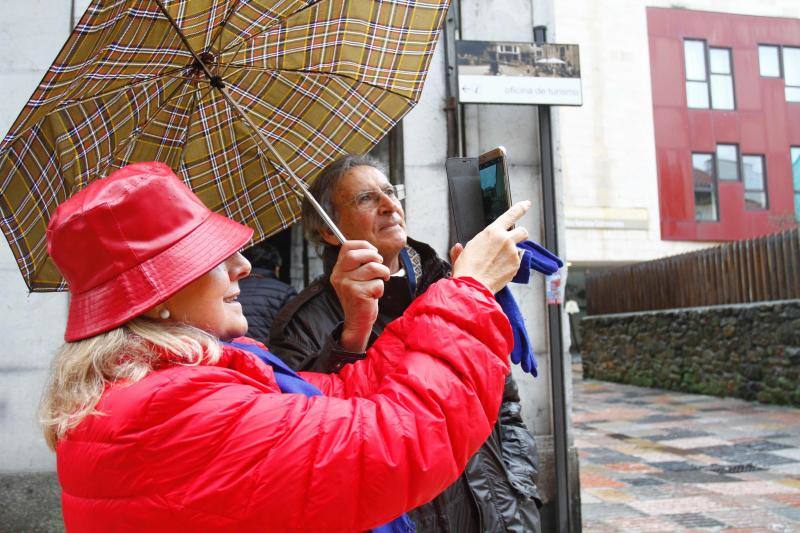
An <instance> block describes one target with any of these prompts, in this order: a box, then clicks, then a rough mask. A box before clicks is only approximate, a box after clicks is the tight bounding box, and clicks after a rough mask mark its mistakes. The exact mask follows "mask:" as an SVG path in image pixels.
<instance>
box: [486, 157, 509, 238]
mask: <svg viewBox="0 0 800 533" xmlns="http://www.w3.org/2000/svg"><path fill="white" fill-rule="evenodd" d="M480 173H481V195H482V196H483V215H484V220H485V223H486V224H491V223H492V222H494V220H495V219H497V217H499V216H500V215H502V214H503V213H505V212H506V211H507V210H508V208H509V207H510V206H509V205H508V191H506V176H505V170H504V165H503V160H502V158H499V157H498V158H496V159H492V160H489V161H486V162H485V163H483V164H482V165H481V166H480Z"/></svg>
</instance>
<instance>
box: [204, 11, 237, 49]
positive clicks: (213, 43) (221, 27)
mask: <svg viewBox="0 0 800 533" xmlns="http://www.w3.org/2000/svg"><path fill="white" fill-rule="evenodd" d="M241 3H242V0H236V2H235V3H234V4H233V7H231V10H230V11H229V12H228V14H227V15H226V16H225V20H223V21H222V24H220V25H219V26H218V27H217V32H216V35H214V36H213V37H211V48H215V47H216V45H217V39H220V38H222V31H223V30H224V29H225V26H226V25H227V24H228V22H229V21H230V20H231V17H233V14H234V13H235V12H236V8H237V7H239V4H241Z"/></svg>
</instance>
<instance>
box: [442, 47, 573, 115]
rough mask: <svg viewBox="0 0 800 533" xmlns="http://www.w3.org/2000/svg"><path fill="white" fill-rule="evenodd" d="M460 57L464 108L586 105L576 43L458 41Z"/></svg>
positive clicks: (459, 69) (460, 94)
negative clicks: (480, 105)
mask: <svg viewBox="0 0 800 533" xmlns="http://www.w3.org/2000/svg"><path fill="white" fill-rule="evenodd" d="M456 55H457V58H458V99H459V102H460V103H465V104H466V103H473V104H534V105H566V106H580V105H583V93H582V88H581V67H580V51H579V47H578V45H576V44H533V43H519V42H508V41H456Z"/></svg>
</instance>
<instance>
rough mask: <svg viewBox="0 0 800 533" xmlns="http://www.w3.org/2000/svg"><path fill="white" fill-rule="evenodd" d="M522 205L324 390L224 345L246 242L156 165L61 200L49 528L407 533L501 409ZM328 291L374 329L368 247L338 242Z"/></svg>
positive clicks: (374, 273)
mask: <svg viewBox="0 0 800 533" xmlns="http://www.w3.org/2000/svg"><path fill="white" fill-rule="evenodd" d="M529 207H530V203H520V204H517V205H515V206H514V207H512V208H511V209H510V210H509V211H508V212H507V213H506V214H505V215H503V216H501V217H500V218H499V219H498V220H497V221H495V222H494V223H492V224H491V225H490V226H489V227H487V229H486V230H484V231H483V232H481V233H479V234H478V235H477V236H476V237H475V238H474V239H472V240H471V241H470V242H469V243H467V245H466V247H465V248H464V250H463V252H462V253H461V254H460V256H459V258H458V260H457V261H456V262H455V264H454V265H453V274H452V277H451V278H449V279H443V280H440V281H439V282H437V283H435V284H434V285H432V286H431V287H430V288H429V289H428V291H427V292H426V294H425V295H424V296H422V297H420V298H418V299H417V301H416V302H414V304H413V305H411V306H410V307H409V308H408V310H406V312H405V313H403V315H402V317H400V318H398V319H397V320H395V321H394V322H393V323H392V325H390V326H389V327H388V328H386V331H384V333H383V334H382V335H381V336H380V338H379V339H377V340H376V341H375V343H374V344H373V346H372V347H371V348H370V349H369V350H368V351H367V356H366V358H365V359H364V360H363V361H359V362H358V363H356V364H353V365H348V367H347V368H346V369H343V370H342V372H341V373H340V374H339V375H332V374H314V373H304V374H297V373H295V372H292V371H291V369H289V368H288V367H287V366H286V365H285V364H284V363H282V362H281V361H280V360H279V359H278V358H277V357H275V356H273V355H272V354H271V353H269V352H268V351H267V350H266V349H265V348H264V346H263V345H259V344H258V343H257V342H255V341H253V340H250V339H247V338H244V337H240V335H243V334H244V333H245V332H246V331H247V320H246V319H245V318H244V315H243V314H242V308H241V306H240V304H239V303H238V302H237V301H236V298H237V296H238V294H239V286H238V282H239V281H240V280H241V279H243V278H245V277H246V276H247V275H248V273H249V272H250V264H249V263H248V262H247V260H246V259H245V258H244V257H243V256H242V255H241V254H240V253H238V252H237V250H239V249H240V248H241V247H242V246H243V245H244V244H245V243H247V242H248V241H249V240H250V239H251V237H252V235H253V230H252V229H250V228H248V227H246V226H243V225H241V224H239V223H238V222H235V221H233V220H230V219H228V218H226V217H224V216H221V215H218V214H216V213H213V212H211V211H210V210H209V209H208V208H207V207H206V206H205V205H203V203H202V202H201V201H200V199H199V198H198V197H197V196H195V195H194V193H192V192H191V191H190V190H189V189H188V188H187V187H186V185H185V184H184V183H183V182H182V181H181V180H180V179H179V178H178V177H177V176H176V175H175V174H174V173H173V172H172V171H171V170H170V169H169V167H167V166H166V165H164V164H162V163H154V162H150V163H134V164H132V165H128V166H126V167H123V168H121V169H119V170H117V171H115V172H114V173H112V174H111V175H109V176H108V177H106V178H104V179H98V180H95V181H93V182H92V183H90V184H89V185H88V186H87V187H86V188H85V189H83V190H81V191H80V192H78V193H76V194H75V195H74V196H73V197H72V198H69V199H67V200H66V201H64V202H63V203H62V204H61V205H59V207H58V208H57V209H56V210H55V212H54V213H53V215H52V217H51V218H50V222H49V224H48V227H47V250H48V253H49V255H50V257H51V258H52V260H53V262H54V263H55V265H56V266H57V267H58V269H59V271H60V272H61V273H62V274H63V276H64V279H65V280H66V282H67V284H68V286H69V290H70V295H71V298H70V301H69V312H68V318H67V326H66V331H65V334H64V338H65V341H66V342H65V344H64V345H63V346H62V347H61V349H60V350H59V351H58V353H57V354H56V356H55V359H54V361H53V367H52V370H51V372H50V376H49V381H48V385H47V388H46V390H45V392H44V394H43V397H42V404H41V408H40V417H41V423H42V428H43V431H44V435H45V440H46V441H47V443H48V444H49V445H50V447H51V448H52V449H54V450H55V452H56V462H57V467H58V478H59V482H60V484H61V501H62V512H63V517H64V523H65V525H66V529H67V531H76V532H82V531H87V532H89V531H148V532H149V531H176V532H177V531H203V532H213V531H236V532H250V531H252V532H256V531H259V532H260V531H329V532H342V533H345V532H346V533H351V532H363V531H365V530H370V529H371V530H372V531H373V533H376V532H381V533H384V532H386V531H392V532H393V533H395V532H399V531H402V532H409V531H411V530H412V529H413V526H412V524H411V523H410V521H409V520H408V518H407V516H406V515H404V514H403V513H404V512H405V511H407V510H408V509H410V508H412V507H415V506H418V505H420V504H422V503H424V502H426V501H429V500H430V499H431V498H433V497H434V496H435V495H436V494H438V493H439V492H441V490H442V489H444V488H445V487H446V486H447V485H448V484H450V483H452V482H453V480H455V479H456V478H457V477H458V475H459V473H460V472H461V470H462V469H463V468H464V465H466V463H467V460H468V459H469V457H470V456H471V455H472V454H473V453H475V451H476V450H477V449H478V447H479V446H480V445H481V443H482V442H483V441H484V440H485V439H486V436H487V435H488V434H489V433H490V432H491V431H492V427H493V424H494V422H495V420H496V418H497V414H498V412H499V410H500V401H501V391H502V388H503V382H504V380H505V376H506V375H507V374H508V372H509V361H508V353H509V351H511V348H512V345H513V334H512V330H511V327H510V324H509V321H508V318H507V317H506V316H505V314H503V312H502V310H501V308H500V306H499V305H498V304H497V302H496V301H495V300H494V297H493V294H494V293H495V292H497V291H499V290H500V289H501V288H502V287H504V286H505V285H506V284H507V283H508V282H509V281H510V280H511V278H512V277H513V276H514V274H515V272H516V271H517V269H518V268H519V265H520V258H519V256H518V255H517V253H516V247H515V243H518V242H521V241H523V240H525V239H526V238H527V232H526V231H525V229H524V228H521V227H516V228H514V229H509V228H510V227H512V226H513V225H514V223H515V222H516V221H518V220H519V219H520V217H522V215H523V214H524V213H525V211H527V209H528V208H529ZM109 221H111V222H113V223H109ZM333 277H334V279H335V281H334V290H335V291H336V293H337V294H338V295H339V297H340V298H341V299H342V301H344V302H347V303H346V306H345V310H346V311H347V313H348V315H352V314H355V315H357V316H369V315H372V314H377V308H378V302H377V299H378V298H379V297H380V295H381V294H382V292H383V283H384V280H386V279H388V278H389V269H388V268H387V267H386V266H385V265H384V264H382V262H381V257H380V256H379V254H378V253H377V250H375V248H374V247H373V246H372V245H370V244H369V243H367V242H365V241H347V242H345V243H344V244H343V245H342V246H341V248H340V254H339V256H338V259H337V261H336V264H335V265H334V267H333ZM421 331H425V332H428V334H427V335H420V334H419V332H421Z"/></svg>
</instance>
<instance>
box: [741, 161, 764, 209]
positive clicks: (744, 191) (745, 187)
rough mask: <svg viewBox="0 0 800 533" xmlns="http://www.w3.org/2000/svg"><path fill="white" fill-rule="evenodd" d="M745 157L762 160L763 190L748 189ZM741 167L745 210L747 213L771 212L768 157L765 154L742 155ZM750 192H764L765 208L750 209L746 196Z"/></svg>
mask: <svg viewBox="0 0 800 533" xmlns="http://www.w3.org/2000/svg"><path fill="white" fill-rule="evenodd" d="M745 157H759V158H761V172H762V176H761V177H762V183H763V185H764V189H763V190H756V189H748V188H747V181H746V180H745V178H744V158H745ZM740 159H741V165H742V200H743V201H744V209H745V211H769V186H768V184H767V156H766V155H765V154H741V156H740ZM748 192H763V193H764V207H759V208H756V209H750V208H748V207H747V199H746V198H745V195H746V194H747V193H748Z"/></svg>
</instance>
